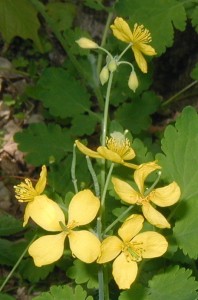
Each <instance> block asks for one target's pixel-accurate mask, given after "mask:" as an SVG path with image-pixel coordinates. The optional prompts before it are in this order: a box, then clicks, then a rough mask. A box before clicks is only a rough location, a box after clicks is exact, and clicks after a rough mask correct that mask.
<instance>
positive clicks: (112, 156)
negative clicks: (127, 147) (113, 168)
mask: <svg viewBox="0 0 198 300" xmlns="http://www.w3.org/2000/svg"><path fill="white" fill-rule="evenodd" d="M97 152H98V153H99V154H100V155H101V156H102V157H103V158H105V159H108V160H111V161H113V162H115V163H118V164H121V163H122V162H123V159H122V158H121V157H120V155H118V154H117V153H116V152H114V151H112V150H109V149H108V148H107V147H103V146H100V147H98V148H97Z"/></svg>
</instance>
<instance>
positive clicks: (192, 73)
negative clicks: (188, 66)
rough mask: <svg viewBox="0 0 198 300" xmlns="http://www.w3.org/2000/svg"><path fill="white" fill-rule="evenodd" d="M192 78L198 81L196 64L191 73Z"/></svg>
mask: <svg viewBox="0 0 198 300" xmlns="http://www.w3.org/2000/svg"><path fill="white" fill-rule="evenodd" d="M190 77H191V78H192V79H195V80H198V64H196V65H195V67H194V68H193V69H192V72H191V73H190Z"/></svg>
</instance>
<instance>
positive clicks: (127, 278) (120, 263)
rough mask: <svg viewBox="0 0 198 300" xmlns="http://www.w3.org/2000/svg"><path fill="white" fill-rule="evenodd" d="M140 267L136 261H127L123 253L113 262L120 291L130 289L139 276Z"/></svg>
mask: <svg viewBox="0 0 198 300" xmlns="http://www.w3.org/2000/svg"><path fill="white" fill-rule="evenodd" d="M137 271H138V266H137V263H136V262H135V261H131V260H129V261H127V260H126V257H125V255H124V253H121V254H120V255H119V256H118V257H117V258H116V259H115V260H114V262H113V272H112V273H113V277H114V279H115V282H116V283H117V285H118V287H119V289H129V288H130V286H131V284H132V283H133V282H134V280H135V278H136V276H137Z"/></svg>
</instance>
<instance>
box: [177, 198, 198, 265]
mask: <svg viewBox="0 0 198 300" xmlns="http://www.w3.org/2000/svg"><path fill="white" fill-rule="evenodd" d="M197 214H198V195H197V196H195V197H192V198H190V199H188V201H186V202H181V204H180V205H179V207H178V208H177V210H176V217H177V221H176V222H175V227H174V228H173V232H174V237H175V238H176V240H177V244H178V246H179V248H180V249H182V250H183V252H184V254H185V255H186V254H188V255H189V256H190V257H191V258H194V259H197V258H198V243H197V236H198V218H197Z"/></svg>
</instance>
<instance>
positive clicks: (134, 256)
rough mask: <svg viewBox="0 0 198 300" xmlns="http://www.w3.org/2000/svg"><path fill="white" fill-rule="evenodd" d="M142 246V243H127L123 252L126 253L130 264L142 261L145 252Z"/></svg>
mask: <svg viewBox="0 0 198 300" xmlns="http://www.w3.org/2000/svg"><path fill="white" fill-rule="evenodd" d="M141 245H142V243H136V242H129V243H125V245H124V247H123V250H122V251H123V252H124V254H125V256H126V259H127V261H128V262H130V261H136V262H138V261H141V260H142V252H143V251H144V249H143V248H142V247H141Z"/></svg>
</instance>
